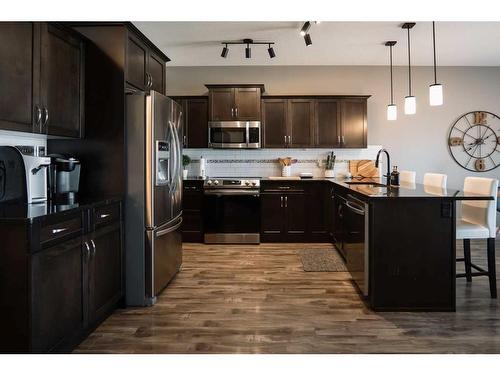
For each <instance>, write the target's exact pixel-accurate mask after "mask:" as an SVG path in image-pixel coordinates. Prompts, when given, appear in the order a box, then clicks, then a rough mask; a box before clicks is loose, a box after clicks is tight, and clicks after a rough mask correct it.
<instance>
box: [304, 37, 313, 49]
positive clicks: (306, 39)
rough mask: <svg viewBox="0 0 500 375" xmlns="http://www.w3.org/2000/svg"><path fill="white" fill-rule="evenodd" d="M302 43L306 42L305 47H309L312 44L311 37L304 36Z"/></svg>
mask: <svg viewBox="0 0 500 375" xmlns="http://www.w3.org/2000/svg"><path fill="white" fill-rule="evenodd" d="M304 42H306V46H307V47H309V46H310V45H311V44H312V40H311V35H309V34H306V35H304Z"/></svg>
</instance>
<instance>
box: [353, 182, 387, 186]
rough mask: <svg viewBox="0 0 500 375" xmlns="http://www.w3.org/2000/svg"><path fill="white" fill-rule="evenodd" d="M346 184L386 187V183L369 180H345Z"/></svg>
mask: <svg viewBox="0 0 500 375" xmlns="http://www.w3.org/2000/svg"><path fill="white" fill-rule="evenodd" d="M346 184H347V185H371V186H377V187H387V185H386V184H381V183H379V182H373V181H372V182H370V181H347V182H346Z"/></svg>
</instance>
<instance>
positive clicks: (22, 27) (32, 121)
mask: <svg viewBox="0 0 500 375" xmlns="http://www.w3.org/2000/svg"><path fill="white" fill-rule="evenodd" d="M33 35H34V24H33V23H31V22H1V23H0V56H1V58H0V82H1V84H0V128H1V129H5V130H18V131H23V132H31V131H33V128H34V126H35V125H36V124H37V122H38V121H39V120H38V119H37V116H38V114H37V113H38V112H39V111H38V109H39V108H40V107H37V106H38V103H37V104H36V105H35V103H34V100H38V98H37V97H35V95H34V93H35V92H38V85H39V78H38V74H39V71H38V69H34V65H35V61H37V58H36V57H35V56H36V55H37V54H38V53H39V49H38V48H37V49H36V50H35V49H34V48H33ZM40 111H41V109H40ZM40 116H41V113H40Z"/></svg>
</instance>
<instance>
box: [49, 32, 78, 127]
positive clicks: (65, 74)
mask: <svg viewBox="0 0 500 375" xmlns="http://www.w3.org/2000/svg"><path fill="white" fill-rule="evenodd" d="M83 53H84V52H83V42H82V41H81V40H80V39H79V38H77V37H75V36H74V35H73V34H72V33H70V32H69V31H67V30H65V29H63V28H61V27H59V26H56V25H53V24H42V34H41V81H40V88H41V93H42V100H41V101H42V103H43V107H44V108H45V113H44V115H43V117H42V133H47V134H51V135H60V136H67V137H80V135H81V130H83V113H84V108H83V103H84V102H83V99H84V92H83V86H84V82H83V61H84V56H83Z"/></svg>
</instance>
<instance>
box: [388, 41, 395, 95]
mask: <svg viewBox="0 0 500 375" xmlns="http://www.w3.org/2000/svg"><path fill="white" fill-rule="evenodd" d="M389 55H390V60H391V105H394V90H393V88H392V46H389Z"/></svg>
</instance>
